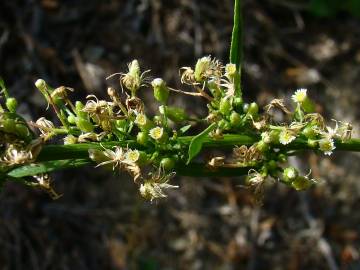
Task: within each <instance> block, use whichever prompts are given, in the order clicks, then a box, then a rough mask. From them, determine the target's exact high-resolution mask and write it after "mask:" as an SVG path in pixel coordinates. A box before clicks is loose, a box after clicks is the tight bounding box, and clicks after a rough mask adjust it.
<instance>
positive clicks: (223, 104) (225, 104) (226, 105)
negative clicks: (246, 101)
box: [219, 97, 232, 115]
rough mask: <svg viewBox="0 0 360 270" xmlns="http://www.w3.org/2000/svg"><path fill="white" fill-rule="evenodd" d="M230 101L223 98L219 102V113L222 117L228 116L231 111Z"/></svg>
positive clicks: (227, 98)
mask: <svg viewBox="0 0 360 270" xmlns="http://www.w3.org/2000/svg"><path fill="white" fill-rule="evenodd" d="M231 103H232V99H231V98H229V97H223V98H222V99H221V100H220V105H219V111H220V112H221V113H222V114H223V115H229V114H230V112H231V110H232V104H231Z"/></svg>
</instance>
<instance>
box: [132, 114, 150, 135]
mask: <svg viewBox="0 0 360 270" xmlns="http://www.w3.org/2000/svg"><path fill="white" fill-rule="evenodd" d="M134 123H135V125H137V126H138V127H139V128H140V129H141V130H142V131H147V130H150V129H151V128H152V127H154V123H153V122H152V121H151V120H150V119H149V118H147V116H146V115H145V114H143V113H138V114H137V115H136V118H135V121H134Z"/></svg>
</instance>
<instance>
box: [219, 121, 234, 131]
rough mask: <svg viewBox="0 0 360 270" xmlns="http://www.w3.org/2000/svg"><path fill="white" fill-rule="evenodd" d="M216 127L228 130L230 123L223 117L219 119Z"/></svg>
mask: <svg viewBox="0 0 360 270" xmlns="http://www.w3.org/2000/svg"><path fill="white" fill-rule="evenodd" d="M218 127H219V128H220V129H222V130H229V129H231V124H230V122H228V121H226V120H225V119H221V120H220V121H219V124H218Z"/></svg>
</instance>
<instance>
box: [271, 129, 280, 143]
mask: <svg viewBox="0 0 360 270" xmlns="http://www.w3.org/2000/svg"><path fill="white" fill-rule="evenodd" d="M279 137H280V131H278V130H272V131H270V139H271V142H272V143H274V144H278V143H279Z"/></svg>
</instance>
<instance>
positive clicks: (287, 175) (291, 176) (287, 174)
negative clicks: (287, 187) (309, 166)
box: [283, 167, 299, 183]
mask: <svg viewBox="0 0 360 270" xmlns="http://www.w3.org/2000/svg"><path fill="white" fill-rule="evenodd" d="M298 176H299V172H298V171H297V170H296V169H295V168H294V167H288V168H286V169H285V170H284V172H283V180H284V182H286V183H291V182H293V181H294V180H295V179H296V178H297V177H298Z"/></svg>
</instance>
